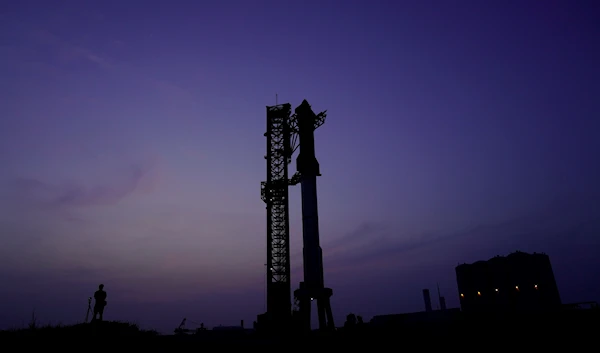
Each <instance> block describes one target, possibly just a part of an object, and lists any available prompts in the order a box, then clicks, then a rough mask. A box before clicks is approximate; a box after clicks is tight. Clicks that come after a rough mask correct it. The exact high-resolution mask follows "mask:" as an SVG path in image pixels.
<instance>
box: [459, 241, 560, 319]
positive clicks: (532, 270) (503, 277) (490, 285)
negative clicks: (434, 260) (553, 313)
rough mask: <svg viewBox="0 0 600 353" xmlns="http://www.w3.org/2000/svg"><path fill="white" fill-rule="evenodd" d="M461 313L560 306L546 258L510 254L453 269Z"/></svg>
mask: <svg viewBox="0 0 600 353" xmlns="http://www.w3.org/2000/svg"><path fill="white" fill-rule="evenodd" d="M456 281H457V284H458V291H459V296H460V304H461V310H462V311H463V312H486V311H496V312H506V311H527V310H553V309H557V308H559V307H560V306H561V300H560V295H559V293H558V287H557V286H556V281H555V279H554V272H553V271H552V266H551V264H550V258H549V257H548V255H546V254H540V253H533V254H528V253H524V252H520V251H517V252H514V253H512V254H509V255H508V256H496V257H494V258H492V259H490V260H488V261H478V262H475V263H473V264H462V265H459V266H457V267H456Z"/></svg>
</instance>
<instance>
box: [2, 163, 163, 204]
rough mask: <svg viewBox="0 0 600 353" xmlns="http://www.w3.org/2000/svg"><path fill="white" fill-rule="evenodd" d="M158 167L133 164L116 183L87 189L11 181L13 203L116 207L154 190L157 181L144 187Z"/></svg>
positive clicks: (74, 184)
mask: <svg viewBox="0 0 600 353" xmlns="http://www.w3.org/2000/svg"><path fill="white" fill-rule="evenodd" d="M154 165H155V163H151V164H150V165H142V164H132V165H130V167H129V168H128V169H127V170H126V171H125V172H124V173H122V174H121V175H119V178H118V180H117V181H116V182H114V183H108V182H107V183H105V184H99V185H95V186H93V187H86V186H84V185H83V184H81V183H77V182H70V183H66V184H62V185H55V184H50V183H47V182H45V181H43V180H40V179H36V178H25V177H20V178H16V179H14V180H12V182H11V183H10V185H9V186H10V188H11V190H12V194H13V199H14V200H16V201H21V202H25V203H26V204H28V205H32V206H35V207H38V208H40V209H56V208H59V209H68V208H73V207H87V206H97V205H114V204H116V203H118V202H119V201H121V200H122V199H124V198H125V197H127V196H128V195H130V194H131V193H133V192H134V191H136V190H137V189H138V187H139V186H141V185H145V189H146V190H153V189H154V187H155V186H156V180H154V181H150V182H148V183H143V182H144V181H145V179H146V177H147V176H150V175H152V174H151V171H152V170H153V169H154Z"/></svg>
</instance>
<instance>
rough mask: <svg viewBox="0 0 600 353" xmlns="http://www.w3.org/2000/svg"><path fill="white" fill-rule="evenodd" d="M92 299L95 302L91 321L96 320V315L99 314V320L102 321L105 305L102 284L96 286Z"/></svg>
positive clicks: (104, 293)
mask: <svg viewBox="0 0 600 353" xmlns="http://www.w3.org/2000/svg"><path fill="white" fill-rule="evenodd" d="M94 299H95V300H96V302H95V304H94V318H93V319H92V321H95V320H96V315H99V316H100V317H99V320H100V321H102V315H103V314H104V307H105V306H106V292H105V291H104V284H101V285H99V286H98V290H97V291H96V293H94Z"/></svg>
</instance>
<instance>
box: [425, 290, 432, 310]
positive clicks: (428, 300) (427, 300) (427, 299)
mask: <svg viewBox="0 0 600 353" xmlns="http://www.w3.org/2000/svg"><path fill="white" fill-rule="evenodd" d="M423 300H424V301H425V311H426V312H430V311H432V309H431V296H430V295H429V289H423Z"/></svg>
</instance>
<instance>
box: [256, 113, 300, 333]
mask: <svg viewBox="0 0 600 353" xmlns="http://www.w3.org/2000/svg"><path fill="white" fill-rule="evenodd" d="M292 120H293V119H292V118H291V105H290V104H289V103H286V104H280V105H276V106H268V107H267V132H266V133H265V136H266V137H267V155H266V156H265V159H266V160H267V181H263V182H262V183H261V198H262V200H263V201H264V202H265V203H266V208H267V313H266V314H267V316H268V319H269V321H270V322H271V323H272V325H274V326H282V324H283V323H284V321H287V320H289V319H290V318H291V309H292V307H291V283H290V245H289V240H290V225H289V203H288V185H289V184H290V182H291V181H290V180H289V179H288V164H289V163H290V162H291V156H292V154H293V153H294V150H295V149H296V148H297V134H295V131H296V130H297V129H296V128H295V127H294V126H293V125H294V124H293V123H291V121H292Z"/></svg>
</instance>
